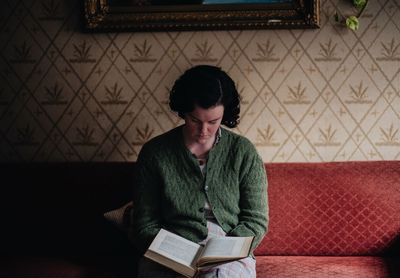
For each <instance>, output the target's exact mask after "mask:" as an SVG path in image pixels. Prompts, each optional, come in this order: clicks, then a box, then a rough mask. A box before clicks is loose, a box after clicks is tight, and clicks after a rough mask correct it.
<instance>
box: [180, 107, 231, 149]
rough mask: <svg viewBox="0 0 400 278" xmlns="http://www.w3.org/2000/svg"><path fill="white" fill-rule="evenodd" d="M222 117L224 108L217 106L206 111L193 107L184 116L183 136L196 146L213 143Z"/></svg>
mask: <svg viewBox="0 0 400 278" xmlns="http://www.w3.org/2000/svg"><path fill="white" fill-rule="evenodd" d="M223 116H224V106H223V105H217V106H213V107H210V108H208V109H204V108H201V107H199V106H197V105H196V106H195V108H194V110H193V111H192V112H189V113H186V115H185V118H184V120H185V134H186V136H187V138H188V139H189V140H190V141H191V142H195V143H198V144H206V143H210V140H212V142H214V139H215V134H216V133H217V131H218V128H219V127H220V125H221V121H222V117H223Z"/></svg>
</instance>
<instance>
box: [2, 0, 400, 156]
mask: <svg viewBox="0 0 400 278" xmlns="http://www.w3.org/2000/svg"><path fill="white" fill-rule="evenodd" d="M3 2H4V3H3V5H2V9H1V12H0V13H1V16H0V22H1V24H0V26H1V27H0V48H1V54H0V61H1V63H0V160H2V161H78V160H79V161H134V160H136V157H137V154H138V152H139V150H140V148H141V146H142V145H143V143H144V142H146V141H147V140H148V139H150V138H152V137H154V136H156V135H158V134H161V133H162V132H165V131H167V130H169V129H171V128H173V127H175V126H177V125H179V124H181V123H182V122H181V121H180V120H179V118H178V117H176V115H174V114H173V113H171V112H170V110H169V108H168V92H169V89H170V88H171V86H172V84H173V82H174V80H175V79H176V78H177V77H178V76H179V75H180V74H181V73H182V72H183V71H184V70H185V69H187V68H188V67H190V66H191V65H195V64H213V65H218V66H221V67H222V68H223V69H224V70H226V71H228V72H229V73H230V75H231V76H232V77H233V78H234V79H235V81H236V82H237V87H238V89H239V91H240V94H241V97H242V112H241V123H240V125H239V127H237V128H236V129H234V132H237V133H240V134H242V135H244V136H246V137H248V138H249V139H250V140H251V141H252V142H253V143H254V144H255V145H256V147H257V149H258V151H259V153H260V154H261V155H262V158H263V160H264V161H265V162H271V161H273V162H284V161H289V162H290V161H339V160H340V161H346V160H389V159H400V132H399V129H400V20H399V18H400V2H399V1H398V0H388V1H386V0H375V1H369V2H370V3H369V4H368V8H367V10H366V11H365V13H364V14H363V17H362V19H361V21H362V22H361V29H359V30H358V31H357V32H351V31H348V30H345V29H343V28H342V27H340V26H338V25H337V24H336V23H335V22H334V20H333V14H334V12H335V7H340V5H341V2H342V1H341V0H335V1H333V0H321V7H322V14H321V17H322V26H321V28H320V29H316V30H258V31H256V30H254V31H253V30H247V31H207V32H156V33H119V34H115V33H106V34H87V33H82V32H81V31H80V19H79V16H80V14H81V4H80V1H78V0H75V1H61V0H41V1H40V0H37V1H34V0H30V1H29V0H22V1H12V0H6V1H3Z"/></svg>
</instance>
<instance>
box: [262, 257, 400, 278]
mask: <svg viewBox="0 0 400 278" xmlns="http://www.w3.org/2000/svg"><path fill="white" fill-rule="evenodd" d="M399 275H400V266H399V264H398V263H397V264H396V263H395V262H394V259H388V258H386V259H385V258H382V257H362V256H356V257H346V256H343V257H329V256H326V257H314V256H261V257H257V277H261V278H263V277H279V278H328V277H330V278H388V277H399Z"/></svg>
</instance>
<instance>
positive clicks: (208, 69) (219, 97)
mask: <svg viewBox="0 0 400 278" xmlns="http://www.w3.org/2000/svg"><path fill="white" fill-rule="evenodd" d="M195 105H198V106H200V107H201V108H204V109H208V108H210V107H213V106H216V105H223V106H224V115H223V117H222V121H221V124H223V125H225V126H227V127H230V128H232V127H236V126H237V125H238V124H239V114H240V96H239V93H238V91H237V89H236V86H235V83H234V82H233V80H232V79H231V78H230V77H229V75H228V74H227V73H226V72H225V71H223V70H221V68H219V67H215V66H209V65H199V66H194V67H192V68H190V69H188V70H187V71H185V72H184V73H183V74H182V75H181V76H180V77H179V78H178V79H177V80H176V81H175V84H174V86H173V87H172V90H171V92H170V96H169V106H170V108H171V110H172V111H174V112H177V113H178V116H179V117H181V118H184V116H185V114H186V113H189V112H192V111H193V110H194V108H195Z"/></svg>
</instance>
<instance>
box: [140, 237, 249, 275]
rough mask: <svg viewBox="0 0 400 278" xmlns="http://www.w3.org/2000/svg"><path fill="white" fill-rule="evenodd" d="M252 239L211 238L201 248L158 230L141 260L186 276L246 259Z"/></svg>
mask: <svg viewBox="0 0 400 278" xmlns="http://www.w3.org/2000/svg"><path fill="white" fill-rule="evenodd" d="M253 239H254V237H214V238H211V239H209V240H208V241H207V243H206V245H205V246H202V245H200V244H197V243H194V242H192V241H190V240H187V239H185V238H183V237H181V236H179V235H176V234H174V233H171V232H169V231H166V230H164V229H161V230H160V232H159V233H158V234H157V236H156V237H155V238H154V240H153V242H152V243H151V245H150V247H149V248H148V249H147V251H146V253H145V254H144V256H145V257H147V258H149V259H151V260H153V261H155V262H157V263H159V264H162V265H164V266H166V267H168V268H170V269H172V270H174V271H176V272H178V273H180V274H182V275H185V276H186V277H194V276H195V275H196V273H197V272H198V271H199V270H201V269H204V268H209V267H213V266H216V265H218V264H222V263H226V262H230V261H234V260H238V259H242V258H245V257H247V256H249V253H250V247H251V244H252V242H253Z"/></svg>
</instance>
